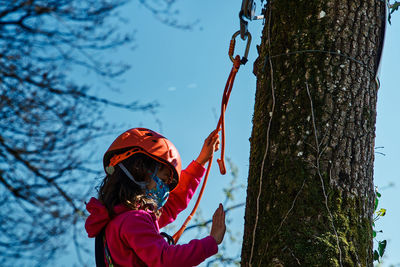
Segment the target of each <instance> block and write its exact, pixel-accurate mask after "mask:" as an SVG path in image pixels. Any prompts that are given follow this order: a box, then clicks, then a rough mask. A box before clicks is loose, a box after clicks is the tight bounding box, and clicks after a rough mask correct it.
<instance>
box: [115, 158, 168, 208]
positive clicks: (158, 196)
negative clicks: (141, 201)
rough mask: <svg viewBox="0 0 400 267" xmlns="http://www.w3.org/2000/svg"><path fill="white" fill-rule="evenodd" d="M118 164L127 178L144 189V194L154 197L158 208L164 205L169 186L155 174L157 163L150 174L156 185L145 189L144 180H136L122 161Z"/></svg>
mask: <svg viewBox="0 0 400 267" xmlns="http://www.w3.org/2000/svg"><path fill="white" fill-rule="evenodd" d="M118 166H119V167H120V168H121V169H122V171H123V172H124V173H125V174H126V176H128V178H129V179H131V180H132V181H133V182H134V183H136V184H137V185H138V186H140V187H141V188H142V189H143V190H145V193H146V196H148V197H150V198H152V199H154V200H155V201H156V202H157V206H158V209H160V208H161V207H162V206H164V205H165V203H166V202H167V200H168V197H169V187H168V186H167V185H166V184H165V183H164V182H163V181H162V180H161V179H160V178H159V177H158V176H157V172H158V169H159V168H160V166H159V165H157V167H156V169H155V171H154V172H153V174H152V175H151V179H153V180H154V182H156V187H155V188H153V189H147V183H146V182H139V181H136V179H135V178H134V177H133V176H132V174H131V173H130V172H129V171H128V170H127V169H126V168H125V166H124V165H123V164H122V163H119V164H118Z"/></svg>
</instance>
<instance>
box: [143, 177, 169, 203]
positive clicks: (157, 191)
mask: <svg viewBox="0 0 400 267" xmlns="http://www.w3.org/2000/svg"><path fill="white" fill-rule="evenodd" d="M151 178H152V179H153V180H154V182H156V187H155V188H153V189H150V190H149V189H146V195H147V196H149V197H150V198H152V199H154V200H155V201H156V202H157V206H158V208H159V209H160V208H161V207H162V206H164V204H165V203H166V202H167V199H168V197H169V188H168V186H167V185H166V184H165V183H164V182H163V181H162V180H161V179H160V178H159V177H158V176H157V175H156V172H155V173H154V174H153V175H152V177H151Z"/></svg>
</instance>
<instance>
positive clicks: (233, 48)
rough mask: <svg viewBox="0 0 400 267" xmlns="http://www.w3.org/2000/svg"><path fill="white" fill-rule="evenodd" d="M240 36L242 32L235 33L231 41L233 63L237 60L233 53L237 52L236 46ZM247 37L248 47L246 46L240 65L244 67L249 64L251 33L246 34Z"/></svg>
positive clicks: (230, 55)
mask: <svg viewBox="0 0 400 267" xmlns="http://www.w3.org/2000/svg"><path fill="white" fill-rule="evenodd" d="M239 34H240V30H239V31H237V32H235V33H234V34H233V35H232V39H231V44H230V46H229V53H228V54H229V57H230V59H231V61H232V62H234V61H235V59H234V58H233V53H234V52H235V44H236V37H237V36H238V35H239ZM245 36H246V37H247V45H246V50H245V51H244V56H243V57H242V58H241V60H240V63H241V64H242V65H244V64H246V62H247V57H248V55H249V50H250V44H251V34H250V32H246V33H245Z"/></svg>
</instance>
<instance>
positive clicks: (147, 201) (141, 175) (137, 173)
mask: <svg viewBox="0 0 400 267" xmlns="http://www.w3.org/2000/svg"><path fill="white" fill-rule="evenodd" d="M122 163H123V165H124V166H125V168H127V169H128V171H129V172H130V173H131V174H132V176H133V177H134V178H135V180H137V181H140V182H143V181H149V179H150V173H153V172H154V170H155V169H156V166H157V164H158V163H157V162H156V161H155V160H153V159H152V158H150V157H149V156H147V155H145V154H142V153H137V154H134V155H133V156H131V157H129V158H127V159H125V160H123V161H122ZM114 168H115V170H114V173H113V174H107V176H106V177H104V179H103V181H102V183H101V185H100V188H99V195H98V198H99V200H100V201H101V202H102V203H103V205H104V206H105V207H106V209H107V211H108V215H109V216H110V218H112V217H114V216H115V212H114V207H115V206H116V205H119V204H123V205H125V206H127V207H128V208H130V209H132V210H138V209H144V210H151V211H153V212H156V211H157V203H156V202H155V201H154V200H153V199H152V198H149V197H147V196H146V195H145V192H144V190H143V189H142V188H140V186H139V185H137V184H136V183H135V182H134V181H132V180H131V179H129V177H128V176H126V174H125V173H124V172H123V171H122V170H121V168H120V167H119V166H118V165H117V166H115V167H114Z"/></svg>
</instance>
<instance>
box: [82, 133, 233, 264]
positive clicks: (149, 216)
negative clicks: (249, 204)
mask: <svg viewBox="0 0 400 267" xmlns="http://www.w3.org/2000/svg"><path fill="white" fill-rule="evenodd" d="M218 146H219V136H218V131H216V130H215V131H213V132H212V133H211V134H210V135H209V136H208V137H207V139H206V140H205V141H204V145H203V148H202V149H201V152H200V154H199V156H198V158H197V159H196V160H195V161H192V163H190V165H189V166H188V167H187V168H186V169H185V170H183V171H181V159H180V156H179V153H178V151H177V150H176V148H175V146H174V145H173V144H172V143H171V142H170V141H169V140H168V139H166V138H165V137H163V136H162V135H160V134H158V133H156V132H154V131H151V130H148V129H144V128H134V129H130V130H128V131H126V132H125V133H123V134H122V135H120V136H119V137H118V138H117V139H116V140H115V141H114V142H113V143H112V144H111V146H110V147H109V148H108V150H107V152H106V153H105V155H104V158H103V164H104V169H105V171H106V174H107V175H106V177H105V178H104V180H103V182H102V183H101V185H100V188H99V194H98V199H96V198H91V199H90V201H89V203H88V204H87V206H86V208H87V210H88V211H89V213H90V215H89V217H88V218H87V220H86V223H85V228H86V231H87V233H88V236H89V237H96V263H97V264H98V265H102V266H105V264H104V263H107V264H108V266H179V267H185V266H195V265H198V264H200V263H201V262H203V261H204V260H205V259H206V258H208V257H210V256H212V255H214V254H216V253H217V251H218V246H217V245H219V244H220V243H221V242H222V240H223V238H224V234H225V229H226V226H225V213H224V211H223V207H222V205H221V204H220V205H219V207H218V209H217V210H216V211H215V213H214V216H213V223H212V227H211V232H210V235H209V236H207V237H205V238H203V239H200V240H196V239H195V240H192V241H190V242H189V243H188V244H184V245H169V244H168V243H167V241H166V240H165V239H164V238H163V236H162V235H161V234H160V233H159V229H160V228H162V227H164V226H165V225H167V224H169V223H171V222H173V221H174V220H175V219H176V216H177V215H178V213H179V212H181V211H182V210H184V209H185V208H186V207H187V205H188V203H189V201H190V199H191V198H192V196H193V194H194V191H195V190H196V188H197V187H198V185H199V183H200V180H201V178H202V177H203V175H204V172H205V169H204V165H205V163H206V162H207V161H208V160H209V159H210V158H211V156H212V154H213V152H214V151H216V150H218ZM102 241H103V242H102Z"/></svg>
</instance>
